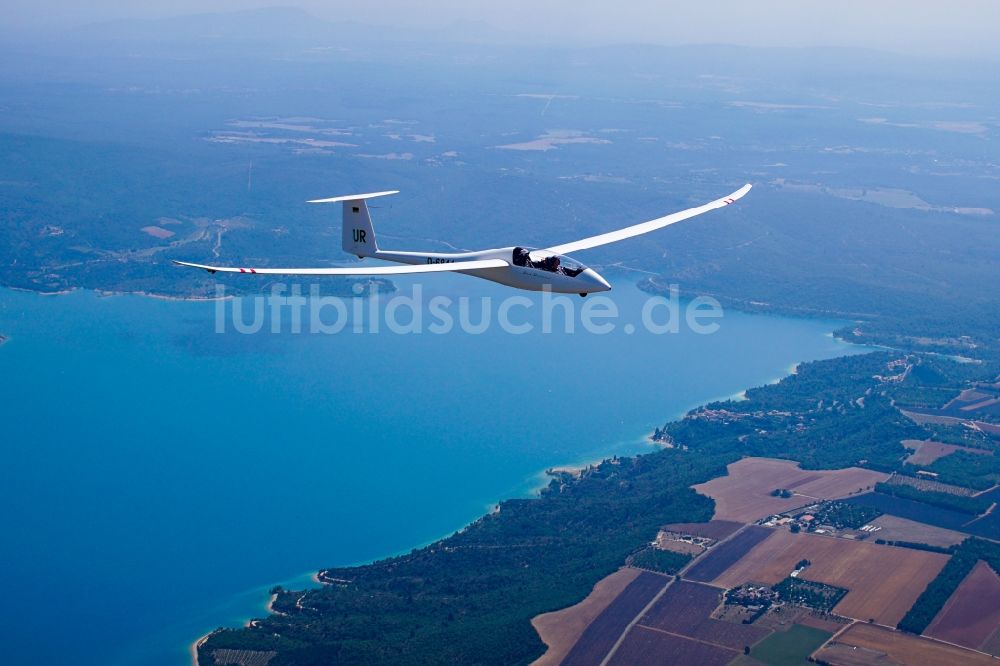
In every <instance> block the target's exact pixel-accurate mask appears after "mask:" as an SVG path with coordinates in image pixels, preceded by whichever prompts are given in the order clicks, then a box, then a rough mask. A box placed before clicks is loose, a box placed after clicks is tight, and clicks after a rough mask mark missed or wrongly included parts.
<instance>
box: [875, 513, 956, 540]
mask: <svg viewBox="0 0 1000 666" xmlns="http://www.w3.org/2000/svg"><path fill="white" fill-rule="evenodd" d="M871 524H872V525H874V526H876V527H881V528H882V529H880V530H879V531H878V532H876V533H875V534H874V535H873V536H874V537H875V538H876V539H885V540H886V541H909V542H911V543H926V544H927V545H929V546H939V547H941V548H947V547H948V546H953V545H955V544H957V543H961V542H962V541H963V540H964V539H965V538H966V536H965V535H964V534H962V533H961V532H955V531H954V530H946V529H944V528H943V527H934V526H933V525H925V524H924V523H918V522H916V521H915V520H908V519H906V518H900V517H899V516H891V515H889V514H884V515H882V516H879V517H878V518H876V519H875V520H873V521H872V522H871Z"/></svg>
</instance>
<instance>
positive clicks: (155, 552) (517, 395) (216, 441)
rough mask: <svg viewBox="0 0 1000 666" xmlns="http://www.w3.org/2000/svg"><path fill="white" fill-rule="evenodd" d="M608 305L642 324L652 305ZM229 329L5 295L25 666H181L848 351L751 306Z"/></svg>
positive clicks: (13, 607)
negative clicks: (325, 584) (596, 318)
mask: <svg viewBox="0 0 1000 666" xmlns="http://www.w3.org/2000/svg"><path fill="white" fill-rule="evenodd" d="M400 285H401V287H403V288H408V284H407V283H405V282H401V283H400ZM424 286H425V292H426V295H427V296H431V295H434V294H444V295H452V296H455V295H458V294H472V295H476V296H478V295H482V294H486V295H489V296H491V297H493V298H495V299H497V301H499V299H500V298H502V297H504V296H507V295H510V293H511V292H509V291H508V290H505V289H504V288H502V287H497V286H495V285H491V284H488V283H483V282H480V281H473V280H471V279H469V278H466V277H464V276H442V277H441V279H435V280H426V281H425V282H424ZM611 294H612V295H613V298H614V300H615V303H616V304H617V305H618V307H619V308H620V310H621V313H622V321H625V320H630V321H638V320H639V309H640V307H641V305H642V303H643V301H644V299H645V296H644V295H643V294H642V293H641V292H639V291H638V290H637V289H636V288H635V287H634V286H632V285H630V284H628V283H627V282H625V281H623V280H622V279H620V278H619V279H618V280H617V282H616V289H615V291H613V292H611ZM528 297H529V298H530V299H532V301H531V302H532V303H535V304H537V303H538V300H537V299H538V298H539V297H538V296H537V295H528ZM576 301H582V299H578V298H575V297H574V302H576ZM475 302H476V301H474V303H475ZM215 312H216V306H215V305H213V304H212V303H193V302H168V301H161V300H155V299H150V298H143V297H138V296H118V297H104V298H102V297H99V296H97V295H95V294H93V293H90V292H77V293H73V294H69V295H64V296H50V297H43V296H38V295H35V294H29V293H22V292H12V291H0V333H4V334H7V335H9V336H10V337H11V340H10V341H9V342H8V343H7V344H5V345H3V346H2V347H0V377H2V382H0V410H2V411H0V415H2V417H3V422H4V431H3V437H2V442H3V445H2V455H3V464H2V465H0V507H2V508H0V512H2V518H3V532H2V537H0V538H2V540H3V544H2V546H3V547H2V553H3V556H2V562H0V565H2V566H0V583H2V589H3V591H4V594H5V603H4V605H3V608H4V617H3V622H2V623H0V641H2V642H3V644H4V654H5V660H8V661H9V663H19V662H24V661H29V660H30V661H32V662H33V663H74V664H134V663H143V664H182V663H186V662H187V660H188V646H189V644H190V643H191V642H192V641H193V640H194V639H196V638H197V637H198V636H200V635H202V634H204V633H205V632H206V631H209V630H211V629H213V628H215V627H217V626H219V625H234V624H241V623H242V622H244V621H245V620H247V619H248V618H249V617H251V616H254V615H257V616H259V615H261V614H263V613H264V603H265V602H266V600H267V596H268V595H267V589H268V588H269V587H270V586H271V585H274V584H276V583H286V584H289V581H292V582H291V584H299V585H302V584H305V582H306V580H307V576H308V574H309V573H310V572H312V571H315V570H316V569H318V568H319V567H324V566H334V565H344V564H350V563H357V562H361V561H364V560H370V559H373V558H377V557H380V556H385V555H388V554H393V553H397V552H400V551H405V550H408V549H410V548H412V547H414V546H417V545H420V544H424V543H427V542H429V541H431V540H433V539H435V538H438V537H441V536H444V535H446V534H448V533H450V532H451V531H453V530H455V529H457V528H459V527H461V526H462V525H463V524H465V523H467V522H469V521H471V520H473V519H475V518H476V517H477V516H478V515H480V514H482V513H483V512H484V511H486V510H487V508H488V507H489V506H490V505H491V504H492V503H494V502H496V501H497V500H499V499H501V498H506V497H512V496H519V495H520V496H524V495H526V494H529V493H531V492H533V489H535V488H537V487H538V485H539V484H540V483H541V481H542V479H541V478H540V472H541V471H542V470H544V469H545V468H547V467H550V466H553V465H560V464H569V463H575V462H581V461H589V460H593V459H597V458H600V457H603V456H607V455H611V454H615V453H618V454H621V453H634V452H639V451H644V450H648V448H649V445H648V444H647V443H646V442H645V439H644V438H645V435H646V434H647V433H649V432H650V431H651V430H652V429H653V428H654V427H655V426H658V425H662V424H663V423H664V422H665V421H667V420H668V419H671V418H674V417H676V416H678V415H679V414H681V413H682V412H683V411H684V410H686V409H688V408H690V407H693V406H695V405H697V404H699V403H702V402H704V401H706V400H709V399H713V398H720V397H725V396H727V395H731V394H733V393H736V392H738V391H740V390H742V389H743V388H744V387H747V386H752V385H757V384H762V383H766V382H768V381H772V380H774V379H775V378H777V377H779V376H782V375H784V374H786V373H787V372H788V370H789V368H790V366H791V365H792V364H793V363H795V362H797V361H802V360H807V359H817V358H826V357H832V356H835V355H840V354H844V353H850V351H851V350H850V349H849V348H848V347H847V346H845V345H843V344H841V343H838V342H837V341H835V340H833V339H832V338H831V337H830V336H829V335H828V332H829V331H830V330H832V329H833V328H834V326H835V325H836V324H835V323H833V322H823V321H816V320H808V321H807V320H794V319H786V318H779V317H766V316H749V315H744V314H740V313H737V312H726V314H725V317H724V318H723V319H722V320H720V323H721V328H720V330H719V331H718V332H717V333H715V334H713V335H697V334H695V333H693V332H692V331H690V330H689V329H687V328H686V327H685V326H682V327H681V332H679V333H677V334H667V335H653V334H649V333H646V332H644V331H643V330H642V329H641V328H640V330H639V332H636V333H635V334H633V335H628V334H626V333H624V332H623V331H622V330H621V326H619V329H618V330H616V331H615V332H613V333H611V334H608V335H591V334H585V333H580V332H577V333H575V334H572V335H568V334H542V333H538V332H534V333H529V334H526V335H510V334H507V333H504V332H502V331H500V330H499V329H497V328H496V327H494V328H491V329H489V330H487V331H486V332H485V333H483V334H481V335H471V334H466V333H463V332H461V331H457V330H456V331H454V332H452V333H450V334H448V335H432V334H428V333H424V334H421V335H394V334H391V333H386V332H384V331H383V332H382V333H379V334H353V333H349V332H342V333H341V334H338V335H292V334H288V333H282V334H276V335H275V334H270V333H260V334H257V335H249V336H247V335H237V334H235V333H228V334H218V333H215V332H214V323H213V322H214V316H215ZM515 318H519V317H515Z"/></svg>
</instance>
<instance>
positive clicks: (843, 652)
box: [816, 623, 996, 666]
mask: <svg viewBox="0 0 1000 666" xmlns="http://www.w3.org/2000/svg"><path fill="white" fill-rule="evenodd" d="M831 646H832V647H831ZM844 646H846V647H844ZM816 657H817V659H822V660H824V661H827V662H829V663H831V664H844V665H850V666H855V665H857V666H862V665H868V664H871V665H872V666H877V665H878V666H881V665H883V664H887V663H896V664H907V665H910V664H912V665H913V666H918V665H919V666H956V665H957V664H962V665H963V666H996V661H995V660H994V659H993V658H992V657H988V656H986V655H984V654H980V653H978V652H972V651H970V650H966V649H964V648H960V647H957V646H954V645H947V644H945V643H939V642H937V641H932V640H929V639H926V638H920V637H919V636H914V635H913V634H904V633H903V632H901V631H893V630H891V629H885V628H883V627H877V626H874V625H870V624H863V623H858V624H855V625H853V626H852V627H850V628H849V629H848V630H847V631H845V632H844V633H842V634H840V635H839V636H837V639H836V640H835V641H833V642H832V643H830V644H828V647H825V648H823V649H822V650H820V651H819V653H818V654H817V655H816Z"/></svg>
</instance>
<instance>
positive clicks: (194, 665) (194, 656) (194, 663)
mask: <svg viewBox="0 0 1000 666" xmlns="http://www.w3.org/2000/svg"><path fill="white" fill-rule="evenodd" d="M214 633H215V632H214V631H210V632H208V633H207V634H205V635H204V636H202V637H201V638H199V639H198V640H196V641H195V642H194V643H191V666H198V648H200V647H201V646H202V645H204V644H205V641H207V640H208V637H209V636H211V635H212V634H214Z"/></svg>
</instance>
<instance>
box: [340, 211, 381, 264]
mask: <svg viewBox="0 0 1000 666" xmlns="http://www.w3.org/2000/svg"><path fill="white" fill-rule="evenodd" d="M342 233H343V241H342V245H343V248H344V252H347V253H348V254H354V255H357V256H358V257H371V256H374V255H375V253H376V252H378V244H377V243H376V242H375V229H374V227H372V218H371V216H370V215H369V214H368V204H367V203H366V202H365V200H364V199H350V200H348V201H345V202H344V224H343V232H342Z"/></svg>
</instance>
